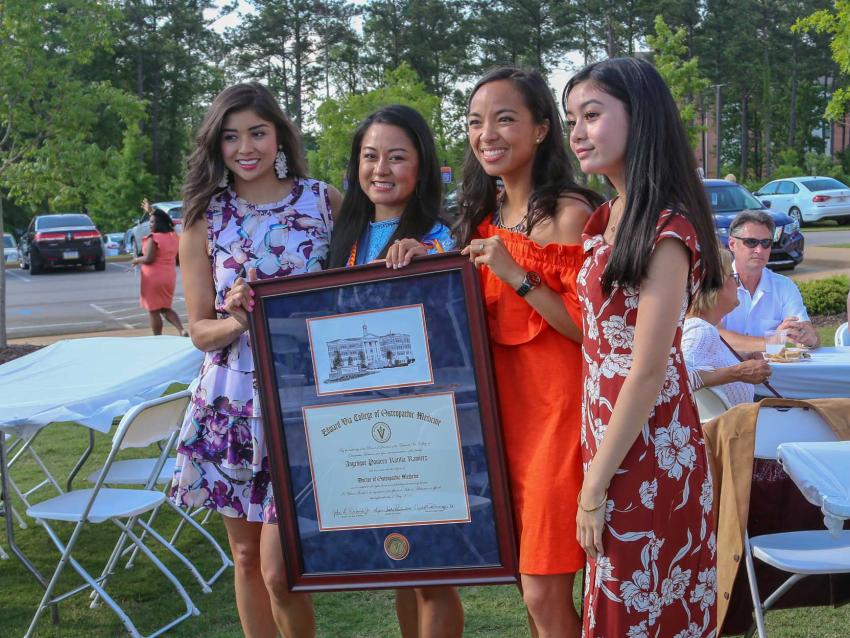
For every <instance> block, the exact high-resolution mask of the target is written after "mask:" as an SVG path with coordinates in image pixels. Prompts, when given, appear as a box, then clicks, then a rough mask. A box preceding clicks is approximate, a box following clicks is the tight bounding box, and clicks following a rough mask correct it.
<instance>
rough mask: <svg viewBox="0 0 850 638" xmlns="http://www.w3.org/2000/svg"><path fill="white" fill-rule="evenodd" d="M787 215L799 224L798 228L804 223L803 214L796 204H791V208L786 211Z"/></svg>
mask: <svg viewBox="0 0 850 638" xmlns="http://www.w3.org/2000/svg"><path fill="white" fill-rule="evenodd" d="M788 217H790V218H791V219H793V220H794V221H795V222H797V223H798V224H799V225H800V228H802V227H803V226H805V225H806V222H805V221H803V214H802V213H801V212H800V209H799V208H797V207H796V206H792V207H791V209H790V210H789V211H788Z"/></svg>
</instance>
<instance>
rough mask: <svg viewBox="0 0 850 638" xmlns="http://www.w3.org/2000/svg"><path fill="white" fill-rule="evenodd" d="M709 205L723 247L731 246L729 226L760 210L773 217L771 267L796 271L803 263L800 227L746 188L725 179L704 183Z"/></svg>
mask: <svg viewBox="0 0 850 638" xmlns="http://www.w3.org/2000/svg"><path fill="white" fill-rule="evenodd" d="M703 185H704V186H705V191H706V195H707V196H708V202H709V203H710V204H711V208H712V212H713V213H714V227H715V229H716V230H717V236H718V237H719V238H720V240H721V241H722V242H723V245H724V246H727V245H728V243H729V225H730V224H731V223H732V220H733V219H735V216H736V215H737V214H738V213H740V212H741V211H743V210H759V211H762V212H765V213H767V214H768V215H770V216H771V217H772V218H773V223H774V224H775V225H776V229H775V230H774V231H773V247H772V248H771V250H770V261H769V262H768V264H767V265H768V266H769V267H770V268H773V269H774V270H785V269H793V268H794V267H795V266H796V265H797V264H799V263H800V262H801V261H803V244H804V239H803V233H801V232H800V224H798V223H797V222H796V221H794V220H793V219H791V218H790V217H789V216H788V215H786V214H785V213H780V212H777V211H772V210H768V209H767V208H765V206H764V205H763V204H762V203H761V202H760V201H759V200H758V199H756V198H755V197H754V196H753V195H751V194H750V191H748V190H747V189H746V188H744V187H743V186H741V185H740V184H736V183H735V182H727V181H726V180H723V179H705V180H703Z"/></svg>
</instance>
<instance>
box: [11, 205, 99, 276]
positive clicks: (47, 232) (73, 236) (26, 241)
mask: <svg viewBox="0 0 850 638" xmlns="http://www.w3.org/2000/svg"><path fill="white" fill-rule="evenodd" d="M66 265H77V266H94V269H95V270H106V258H105V257H104V252H103V241H102V238H101V235H100V231H99V230H98V229H97V227H96V226H95V225H94V222H92V220H91V218H90V217H89V216H88V215H84V214H82V213H62V214H56V215H38V216H37V217H34V218H33V220H32V221H31V222H30V225H29V226H28V227H27V231H26V232H25V233H24V236H23V237H21V268H29V271H30V273H32V274H33V275H38V274H41V272H42V271H43V270H44V269H45V268H47V267H52V266H66Z"/></svg>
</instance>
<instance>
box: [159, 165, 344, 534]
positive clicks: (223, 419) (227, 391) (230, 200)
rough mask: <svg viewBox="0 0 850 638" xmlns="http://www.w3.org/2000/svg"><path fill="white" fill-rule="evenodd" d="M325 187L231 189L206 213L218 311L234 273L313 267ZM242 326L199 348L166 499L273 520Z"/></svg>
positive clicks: (273, 273)
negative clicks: (274, 197) (244, 192)
mask: <svg viewBox="0 0 850 638" xmlns="http://www.w3.org/2000/svg"><path fill="white" fill-rule="evenodd" d="M330 211H331V207H330V200H329V198H328V194H327V186H326V184H324V183H323V182H319V181H316V180H310V179H296V180H295V183H294V185H293V187H292V192H291V193H290V194H289V195H287V196H286V197H285V198H284V199H282V200H281V201H279V202H274V203H272V204H264V205H261V206H255V205H253V204H250V203H249V202H246V201H245V200H243V199H240V198H239V197H237V196H236V194H235V193H233V192H232V191H231V190H225V191H223V192H222V193H221V194H219V195H217V196H215V197H214V198H213V199H212V201H211V202H210V207H209V210H208V211H207V215H206V220H207V231H208V232H207V239H208V245H207V248H208V253H209V257H210V264H211V267H212V272H213V282H214V284H215V293H216V296H215V307H216V314H217V316H218V317H219V318H224V317H226V316H227V314H226V313H225V312H224V311H223V310H222V309H221V308H222V306H223V304H224V297H225V295H226V294H227V292H228V291H229V290H230V288H231V286H232V285H233V282H234V281H235V280H236V279H237V277H244V276H246V274H247V271H248V269H249V268H256V270H257V278H258V279H269V278H272V277H285V276H287V275H294V274H298V273H304V272H312V271H316V270H321V269H322V268H323V266H324V264H325V260H326V258H327V254H328V247H329V243H330V232H331V227H332V219H331V212H330ZM260 416H261V415H260V400H259V397H258V395H257V384H256V379H255V377H254V359H253V355H252V353H251V343H250V340H249V337H248V333H247V332H245V333H243V334H241V335H240V336H239V337H238V338H237V339H236V340H235V341H234V342H233V343H231V344H230V345H228V346H226V347H224V348H222V349H221V350H216V351H213V352H208V353H206V356H205V357H204V362H203V364H202V366H201V372H200V376H199V378H198V380H197V385H196V387H195V389H194V391H193V393H192V399H191V402H190V406H189V410H188V411H187V413H186V418H185V420H184V422H183V426H182V428H181V430H180V438H179V439H178V447H177V451H178V455H177V465H176V468H175V471H174V478H173V481H172V498H173V499H174V501H175V502H176V503H177V504H178V505H184V506H190V507H206V508H209V509H214V510H218V511H219V512H220V513H221V514H223V515H224V516H230V517H235V518H245V519H247V520H249V521H255V522H267V523H276V522H277V514H276V511H275V506H274V498H273V495H272V491H271V489H270V487H269V482H270V473H269V459H268V455H267V453H266V446H265V435H264V432H263V425H262V421H261V418H260Z"/></svg>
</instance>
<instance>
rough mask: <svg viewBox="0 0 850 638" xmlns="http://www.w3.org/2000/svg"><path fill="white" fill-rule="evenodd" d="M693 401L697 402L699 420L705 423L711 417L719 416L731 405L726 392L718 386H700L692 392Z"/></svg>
mask: <svg viewBox="0 0 850 638" xmlns="http://www.w3.org/2000/svg"><path fill="white" fill-rule="evenodd" d="M694 401H695V402H696V404H697V412H698V413H699V422H700V423H701V424H706V423H708V422H709V421H711V420H712V419H714V418H716V417H718V416H720V415H721V414H723V413H724V412H726V410H728V409H730V408H731V407H732V404H731V403H730V402H729V399H728V398H726V393H725V392H723V390H721V389H720V388H716V387H713V388H709V387H708V386H705V387H702V388H700V389H699V390H697V391H696V392H694Z"/></svg>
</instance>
